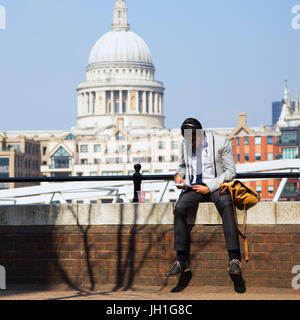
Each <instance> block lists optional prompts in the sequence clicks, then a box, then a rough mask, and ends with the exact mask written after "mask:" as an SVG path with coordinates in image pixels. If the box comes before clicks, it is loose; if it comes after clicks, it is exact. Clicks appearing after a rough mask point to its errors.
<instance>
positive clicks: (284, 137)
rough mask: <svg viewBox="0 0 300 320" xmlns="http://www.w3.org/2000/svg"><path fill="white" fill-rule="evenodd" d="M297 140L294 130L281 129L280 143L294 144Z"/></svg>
mask: <svg viewBox="0 0 300 320" xmlns="http://www.w3.org/2000/svg"><path fill="white" fill-rule="evenodd" d="M297 140H298V139H297V131H296V130H289V131H282V133H281V143H288V144H296V143H297Z"/></svg>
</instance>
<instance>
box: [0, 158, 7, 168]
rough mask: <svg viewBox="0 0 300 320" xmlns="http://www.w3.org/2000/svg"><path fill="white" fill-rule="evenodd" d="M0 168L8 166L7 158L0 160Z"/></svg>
mask: <svg viewBox="0 0 300 320" xmlns="http://www.w3.org/2000/svg"><path fill="white" fill-rule="evenodd" d="M0 166H1V167H2V166H9V158H0Z"/></svg>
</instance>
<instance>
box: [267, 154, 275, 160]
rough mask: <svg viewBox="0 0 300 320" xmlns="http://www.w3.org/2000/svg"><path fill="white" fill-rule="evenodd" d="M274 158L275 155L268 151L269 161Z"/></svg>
mask: <svg viewBox="0 0 300 320" xmlns="http://www.w3.org/2000/svg"><path fill="white" fill-rule="evenodd" d="M271 160H274V156H273V153H272V152H268V161H271Z"/></svg>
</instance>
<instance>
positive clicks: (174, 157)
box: [171, 154, 179, 162]
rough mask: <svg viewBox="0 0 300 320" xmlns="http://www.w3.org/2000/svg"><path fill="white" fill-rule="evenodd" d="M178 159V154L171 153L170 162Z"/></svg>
mask: <svg viewBox="0 0 300 320" xmlns="http://www.w3.org/2000/svg"><path fill="white" fill-rule="evenodd" d="M178 160H179V158H178V156H175V155H173V154H172V155H171V162H177V161H178Z"/></svg>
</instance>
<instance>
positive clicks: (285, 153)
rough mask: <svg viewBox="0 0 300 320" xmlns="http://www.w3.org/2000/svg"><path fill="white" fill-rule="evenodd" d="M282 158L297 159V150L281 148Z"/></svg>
mask: <svg viewBox="0 0 300 320" xmlns="http://www.w3.org/2000/svg"><path fill="white" fill-rule="evenodd" d="M281 152H282V159H297V156H298V151H297V148H296V147H295V148H282V149H281Z"/></svg>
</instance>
